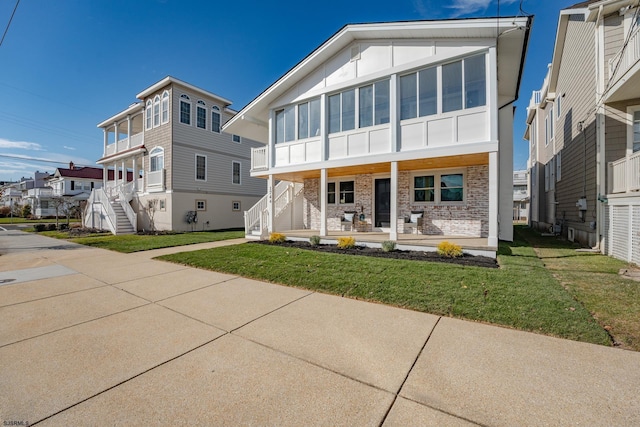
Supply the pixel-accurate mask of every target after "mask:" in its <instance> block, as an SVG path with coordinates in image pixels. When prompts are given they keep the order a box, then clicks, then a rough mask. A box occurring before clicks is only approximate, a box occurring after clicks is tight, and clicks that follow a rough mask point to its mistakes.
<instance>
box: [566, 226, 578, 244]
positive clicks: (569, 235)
mask: <svg viewBox="0 0 640 427" xmlns="http://www.w3.org/2000/svg"><path fill="white" fill-rule="evenodd" d="M575 234H576V229H575V228H573V227H569V228H568V229H567V240H568V241H570V242H573V241H574V240H575Z"/></svg>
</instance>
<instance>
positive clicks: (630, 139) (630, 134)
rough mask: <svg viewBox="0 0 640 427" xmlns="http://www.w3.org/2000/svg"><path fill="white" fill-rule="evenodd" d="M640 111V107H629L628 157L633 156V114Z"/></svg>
mask: <svg viewBox="0 0 640 427" xmlns="http://www.w3.org/2000/svg"><path fill="white" fill-rule="evenodd" d="M637 111H640V105H631V106H629V107H627V150H626V153H627V156H630V155H632V154H633V114H634V113H635V112H637Z"/></svg>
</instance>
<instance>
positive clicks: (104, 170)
mask: <svg viewBox="0 0 640 427" xmlns="http://www.w3.org/2000/svg"><path fill="white" fill-rule="evenodd" d="M107 181H109V165H108V164H106V163H103V164H102V188H103V189H104V190H106V189H107Z"/></svg>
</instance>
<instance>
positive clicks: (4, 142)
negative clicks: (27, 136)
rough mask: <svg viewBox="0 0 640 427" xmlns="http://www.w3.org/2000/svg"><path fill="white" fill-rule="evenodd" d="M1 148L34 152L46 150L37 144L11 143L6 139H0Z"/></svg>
mask: <svg viewBox="0 0 640 427" xmlns="http://www.w3.org/2000/svg"><path fill="white" fill-rule="evenodd" d="M0 148H11V149H18V150H32V151H43V150H44V148H42V145H40V144H38V143H36V142H26V141H10V140H8V139H4V138H0Z"/></svg>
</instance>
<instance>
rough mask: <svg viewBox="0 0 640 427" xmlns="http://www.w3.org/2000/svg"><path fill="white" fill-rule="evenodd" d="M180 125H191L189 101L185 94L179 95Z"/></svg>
mask: <svg viewBox="0 0 640 427" xmlns="http://www.w3.org/2000/svg"><path fill="white" fill-rule="evenodd" d="M180 123H184V124H185V125H190V124H191V101H190V99H189V96H187V95H185V94H182V95H180Z"/></svg>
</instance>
